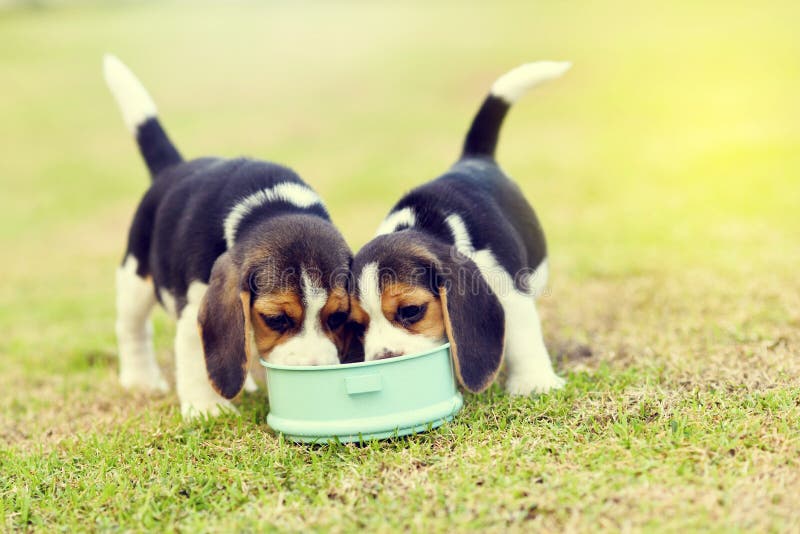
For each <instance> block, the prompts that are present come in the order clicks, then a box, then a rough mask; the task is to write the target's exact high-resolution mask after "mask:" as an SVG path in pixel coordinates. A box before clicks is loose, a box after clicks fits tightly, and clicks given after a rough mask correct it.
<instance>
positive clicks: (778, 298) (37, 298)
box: [0, 0, 800, 527]
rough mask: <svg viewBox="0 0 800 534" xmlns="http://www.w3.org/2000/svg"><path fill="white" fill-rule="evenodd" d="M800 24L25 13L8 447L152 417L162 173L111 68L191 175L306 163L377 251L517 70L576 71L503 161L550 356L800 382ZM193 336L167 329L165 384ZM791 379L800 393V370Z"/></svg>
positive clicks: (5, 225) (347, 231) (559, 6)
mask: <svg viewBox="0 0 800 534" xmlns="http://www.w3.org/2000/svg"><path fill="white" fill-rule="evenodd" d="M798 22H800V3H798V2H796V1H764V2H755V1H752V2H722V1H719V2H717V1H710V2H692V1H683V0H679V1H672V2H668V3H652V2H641V3H640V2H623V1H613V0H604V1H601V2H579V3H575V2H569V3H568V2H491V3H489V2H486V3H472V2H447V3H423V2H419V3H388V2H386V3H384V2H380V3H366V2H347V3H345V2H336V3H322V2H302V3H277V2H275V3H273V2H269V3H250V2H229V3H209V2H163V3H156V2H55V3H49V2H34V3H27V2H21V3H17V2H11V3H8V2H6V3H2V2H0V92H1V93H0V94H1V95H2V98H0V251H1V252H0V254H2V261H0V281H1V282H0V333H2V335H0V361H1V362H2V363H1V364H0V365H2V371H0V390H2V392H3V393H2V398H1V399H0V408H1V410H0V423H2V424H0V441H2V442H5V444H7V445H8V446H9V447H12V448H19V449H22V450H28V451H31V450H35V448H36V447H38V446H45V447H46V446H47V445H46V444H47V443H48V440H50V439H51V438H50V437H49V436H50V435H51V434H46V432H48V430H45V428H50V430H49V432H51V433H52V432H53V430H52V429H55V431H54V432H55V437H53V438H52V440H56V439H57V438H58V439H60V438H59V436H63V435H73V436H79V437H78V438H76V439H78V440H80V439H83V438H81V437H80V436H84V434H82V432H86V433H87V434H85V435H87V436H89V437H91V439H102V437H101V436H102V430H98V429H97V428H95V425H97V424H99V423H97V421H103V420H106V421H108V420H109V419H111V420H113V421H114V422H119V421H129V420H130V419H129V418H130V417H133V414H132V413H131V412H128V411H125V410H127V409H130V408H124V407H126V406H129V405H130V404H131V403H132V401H131V399H130V398H127V397H123V398H122V399H121V400H120V398H119V395H120V393H119V392H118V386H117V384H116V380H115V343H114V334H113V308H114V290H113V280H114V275H113V273H114V269H115V266H116V264H117V262H118V261H119V260H120V259H121V254H122V251H123V249H124V241H125V236H126V231H127V226H128V224H129V221H130V218H131V215H132V213H133V210H134V208H135V206H136V204H137V202H138V199H139V197H140V196H141V195H142V193H143V192H144V191H145V189H146V187H147V184H148V178H147V175H146V171H145V167H144V165H143V163H142V161H141V160H140V157H139V155H138V153H137V151H136V149H135V145H134V143H133V141H132V140H131V138H130V135H129V134H128V132H127V130H126V129H125V127H124V126H123V123H122V120H121V117H120V115H119V112H118V110H117V109H116V106H115V104H114V102H113V100H112V98H111V96H110V94H109V93H108V91H107V89H106V87H105V84H104V82H103V79H102V73H101V57H102V54H103V53H105V52H112V53H114V54H116V55H118V56H119V57H120V58H121V59H122V60H123V61H124V62H125V63H126V64H128V65H129V66H130V67H131V68H132V70H133V71H134V72H135V73H136V74H137V75H138V76H139V77H140V79H141V80H142V81H143V83H144V85H145V86H146V87H147V88H148V89H149V91H150V92H151V94H152V95H153V97H154V99H155V101H156V103H157V105H158V106H159V111H160V115H161V118H162V121H163V124H164V125H165V127H166V128H167V129H168V131H169V133H170V135H171V137H172V139H173V140H174V141H175V143H176V144H177V146H178V147H179V149H180V150H181V151H182V153H183V154H184V155H185V156H187V157H191V156H204V155H221V156H237V155H250V156H254V157H257V158H263V159H268V160H272V161H277V162H281V163H285V164H287V165H289V166H291V167H293V168H294V169H295V170H297V171H298V172H299V173H300V174H301V176H303V177H304V178H305V180H306V181H307V182H308V183H309V184H311V185H312V186H313V187H314V188H316V189H317V190H318V191H319V192H320V194H321V195H322V197H323V198H324V199H325V200H326V202H327V205H328V207H329V209H330V212H331V214H332V216H333V218H334V221H335V222H336V223H337V224H338V226H339V227H340V228H341V229H342V231H343V233H344V235H345V237H346V238H347V239H348V241H349V242H350V244H351V245H352V246H353V248H354V249H357V248H358V247H359V246H360V245H362V244H363V243H364V242H366V241H367V240H368V239H369V237H370V236H371V235H372V233H373V232H374V230H375V228H376V227H377V225H378V223H379V222H380V220H381V219H382V217H383V216H384V215H385V214H386V212H387V211H388V209H389V208H390V206H391V205H392V204H393V202H394V201H395V200H396V199H397V198H398V197H399V195H401V194H402V193H403V192H404V191H406V190H408V189H409V188H411V187H412V186H414V185H416V184H419V183H421V182H423V181H425V180H428V179H430V178H433V177H435V176H436V175H438V174H440V173H441V172H443V171H444V170H445V169H446V168H447V167H448V166H449V165H450V164H451V163H452V162H453V161H454V159H455V158H456V156H457V155H458V153H459V150H460V146H461V143H462V139H463V135H464V133H465V131H466V128H467V125H468V123H469V121H470V120H471V118H472V116H473V113H475V111H476V110H477V107H478V105H479V104H480V102H481V100H482V98H483V97H484V95H485V93H486V91H487V89H488V87H489V86H490V85H491V83H492V81H493V80H494V79H495V78H496V77H497V76H499V75H500V74H502V73H503V72H505V71H506V70H508V69H510V68H512V67H514V66H516V65H517V64H520V63H523V62H527V61H531V60H537V59H564V60H571V61H572V62H573V63H574V66H573V69H572V70H571V71H570V72H569V73H568V74H567V75H566V76H565V77H564V78H562V79H560V80H557V81H555V82H552V83H550V84H547V85H546V86H543V87H541V88H539V89H536V90H535V91H533V92H532V93H531V94H529V95H527V96H526V97H525V98H524V99H522V100H521V101H520V102H519V103H518V104H517V105H516V106H515V107H514V109H513V110H512V112H511V113H510V115H509V117H508V119H507V121H506V124H505V128H504V130H503V134H502V137H501V142H500V146H499V156H498V159H499V161H500V163H501V164H502V166H503V167H504V168H505V170H506V171H507V172H508V173H509V174H511V175H512V176H513V177H515V178H516V179H517V180H518V181H519V182H520V184H521V186H522V188H523V189H524V191H525V192H526V194H527V195H528V198H529V199H530V200H531V201H532V203H533V204H534V206H535V208H536V210H537V212H538V213H539V216H540V218H541V220H542V222H543V224H544V226H545V230H546V233H547V235H548V239H549V243H550V254H551V258H550V262H551V280H552V288H553V289H552V293H551V295H552V296H553V297H554V298H552V299H546V300H545V302H544V303H543V308H544V310H543V315H544V317H545V324H544V329H545V331H546V333H547V336H548V341H549V342H551V346H552V347H554V348H553V349H552V352H553V353H554V355H559V354H561V353H562V352H564V351H562V350H561V349H559V346H560V347H562V348H563V347H564V346H565V344H566V345H567V346H569V343H571V340H573V339H577V340H579V341H587V340H588V341H591V342H592V343H593V344H594V347H593V351H594V356H595V357H596V358H597V361H596V362H595V361H590V362H588V363H586V362H583V363H580V364H579V365H578V364H575V363H574V362H571V361H570V360H569V357H568V356H564V358H565V360H564V362H566V363H563V362H562V367H561V370H562V371H564V370H568V371H570V372H573V371H574V372H581V370H584V369H590V370H591V369H596V368H597V366H602V365H603V362H606V361H611V362H613V361H618V362H619V361H620V360H619V359H617V360H615V359H614V358H620V357H621V356H620V355H621V354H623V352H624V351H625V350H627V351H628V354H629V355H630V357H629V359H625V360H624V361H623V362H622V363H619V364H618V365H619V366H620V367H619V369H622V370H625V369H630V370H631V373H633V374H632V375H631V376H633V378H632V379H631V380H633V381H634V382H637V381H638V380H639V378H641V381H642V382H643V383H644V382H647V381H648V380H655V381H659V380H663V381H666V382H665V383H668V384H670V385H669V387H667V386H665V387H666V388H667V389H669V388H672V387H676V388H679V387H680V386H678V385H676V384H685V383H688V382H685V380H687V378H686V377H687V376H689V377H691V376H700V375H693V374H692V373H694V372H695V370H694V368H693V367H692V366H694V365H701V364H702V365H706V366H707V367H706V368H705V370H704V371H703V372H708V373H710V374H711V375H712V376H713V377H714V380H716V379H718V378H719V377H720V376H729V377H733V378H731V379H732V380H734V381H737V380H744V381H746V380H750V379H752V377H753V376H754V375H753V374H752V370H750V371H748V370H742V369H739V368H737V369H738V370H737V371H736V372H739V371H741V372H742V373H744V375H736V373H733V372H732V373H733V374H730V375H725V373H726V372H727V371H725V370H726V369H728V367H727V366H728V364H729V363H730V362H731V361H736V359H737V358H739V356H740V355H739V353H736V354H733V355H732V353H730V352H727V351H728V350H729V349H728V348H727V347H734V346H737V344H738V343H741V344H743V345H742V346H743V347H745V348H742V349H741V350H743V351H745V353H746V355H747V357H755V356H753V355H754V354H755V355H758V354H762V353H764V354H766V353H765V352H764V351H766V349H765V348H763V347H762V345H763V346H764V347H767V346H772V345H771V344H772V343H773V342H774V343H776V345H775V346H777V347H779V349H780V350H784V351H785V352H784V353H781V354H786V356H781V359H780V360H777V359H773V360H769V361H771V362H773V364H774V365H784V366H791V365H795V364H794V363H792V362H796V356H797V352H796V350H797V348H796V347H797V345H796V342H797V341H796V340H797V336H796V333H797V331H798V329H800V318H798V308H797V304H798V300H797V295H799V294H800V283H799V282H798V279H797V274H796V271H797V266H798V264H800V246H798V244H799V243H800V214H798V207H800V38H798ZM665 288H666V289H665ZM609 317H612V318H613V320H611V319H609ZM671 326H672V328H670V327H671ZM171 328H172V327H171V326H170V323H169V322H168V321H166V320H165V317H164V316H163V314H160V315H158V318H157V334H158V339H157V344H158V346H159V354H160V357H161V358H162V361H163V363H164V365H165V368H166V369H168V373H171V367H170V365H169V364H167V363H166V362H168V361H170V357H169V353H170V346H171V341H170V332H171ZM637 336H638V337H637ZM793 336H794V337H793ZM700 339H702V340H715V341H714V342H719V345H713V346H710V345H708V346H707V345H702V344H700V343H701V341H698V340H700ZM776 339H777V341H775V340H776ZM781 340H782V341H781ZM695 342H697V343H698V344H695ZM703 342H705V341H703ZM709 343H711V342H710V341H709ZM748 343H749V344H750V345H748ZM793 343H794V344H793ZM626 347H627V349H626ZM653 347H655V348H653ZM762 349H763V350H762ZM565 350H566V349H565ZM737 350H738V349H737ZM714 351H716V352H714ZM759 351H761V352H759ZM566 352H569V350H566ZM770 354H772V353H770ZM791 355H793V356H791ZM759 357H760V356H759ZM792 357H793V358H794V360H792ZM637 358H638V359H637ZM726 358H727V359H726ZM598 362H599V363H598ZM665 362H667V363H665ZM698 362H700V363H698ZM775 362H783V363H775ZM665 365H666V368H667V371H665V372H664V373H663V374H659V373H662V372H661V369H662V368H663V366H665ZM755 368H758V366H757V365H756V366H755ZM654 369H655V370H654ZM783 369H784V370H783V371H781V373H784V374H780V373H778V374H776V375H775V376H782V377H783V378H782V379H780V380H783V381H784V382H782V384H783V386H784V387H786V388H788V389H786V391H787V392H788V393H787V395H789V397H788V398H794V397H793V396H794V395H796V394H797V385H798V384H797V379H798V373H797V368H796V366H795V367H794V368H783ZM786 369H789V370H788V371H787V370H786ZM620 372H622V371H620ZM748 372H750V375H747V373H748ZM764 372H765V373H769V369H766V370H764ZM636 373H642V374H641V375H636ZM787 373H788V374H787ZM637 376H639V378H636V377H637ZM703 376H705V375H703ZM748 376H749V378H748ZM743 377H744V378H743ZM720 380H721V379H720ZM648 383H649V382H648ZM659 383H660V382H659ZM713 383H716V382H713ZM763 383H764V382H762V384H763ZM584 387H586V389H587V390H591V389H594V388H596V387H598V388H599V387H600V386H595V385H586V386H584ZM609 387H610V389H612V390H613V388H614V387H617V385H614V386H613V387H612V386H609ZM692 387H695V386H692ZM697 387H700V388H703V387H705V386H703V385H702V383H701V385H699V386H697ZM653 391H661V390H658V389H656V390H653ZM112 392H114V393H112ZM686 394H687V395H689V393H686ZM614 395H615V394H612V397H614ZM580 396H582V395H579V397H580ZM587 398H588V394H587ZM137 402H138V400H137ZM144 402H148V403H150V405H151V406H153V405H152V402H153V401H144ZM473 402H478V401H474V400H473ZM481 402H483V401H481ZM174 404H175V400H174V398H172V399H171V401H169V402H167V403H166V404H163V403H162V404H156V405H155V406H153V407H152V409H153V410H156V411H159V410H160V413H162V414H163V413H172V414H173V416H174V412H170V410H172V409H174ZM468 405H469V406H473V409H474V407H475V406H479V405H476V404H469V403H468ZM131 408H132V409H136V405H133V406H132V407H131ZM620 409H624V408H620ZM526 413H527V412H526ZM98 414H101V415H98ZM465 417H469V416H465ZM98 418H99V419H98ZM104 418H105V419H104ZM467 420H468V419H467ZM76 421H77V422H76ZM569 422H570V419H569V418H567V419H566V420H565V424H568V423H569ZM647 424H649V423H647ZM659 424H660V423H659ZM41 425H44V427H41ZM47 425H52V426H47ZM645 426H646V425H645ZM39 427H41V428H42V429H41V430H31V429H32V428H39ZM98 428H100V429H102V428H108V427H103V426H102V425H101V426H100V427H98ZM148 428H149V430H148V432H152V431H153V428H151V427H148ZM59 432H60V433H61V434H59ZM87 439H88V438H87ZM609 439H611V441H610V442H609V443H616V442H615V441H614V439H616V438H613V437H612V438H609ZM793 439H795V440H796V439H797V436H796V435H795V438H793ZM557 441H558V442H559V443H561V444H563V443H564V441H563V440H561V439H560V438H559V439H558V440H557ZM42 443H44V444H45V445H42ZM795 443H796V441H795ZM609 447H611V445H609ZM609 450H611V449H609ZM9 458H10V457H9ZM748 458H749V457H748ZM747 461H748V462H749V461H750V459H748V460H747ZM611 463H613V462H611ZM611 463H609V464H608V465H611ZM570 469H573V470H574V469H575V468H574V467H570ZM570 472H573V471H570ZM734 472H738V471H736V469H734V468H733V467H732V468H731V471H730V473H729V474H730V475H731V476H735V475H733V474H731V473H734ZM473 482H474V481H473V480H470V481H469V483H470V484H472V483H473ZM676 487H677V488H678V489H676V490H675V495H676V496H677V497H680V495H681V493H682V492H683V491H684V490H683V489H680V488H681V487H682V486H681V485H680V483H679V484H678V486H676ZM720 487H721V486H720ZM445 491H446V490H445ZM677 497H676V498H677ZM729 497H730V495H729ZM557 498H559V499H561V498H565V497H564V495H563V494H558V497H557ZM582 498H584V497H580V496H579V497H576V499H577V500H578V501H580V499H582ZM725 502H726V503H727V504H725V505H722V504H720V506H723V508H724V509H725V510H728V511H730V510H733V509H735V508H736V506H735V502H736V499H733V500H732V501H725ZM772 504H775V503H774V502H772ZM576 506H577V505H576ZM598 506H600V508H599V509H603V508H602V506H601V505H598ZM699 506H700V509H704V508H703V506H704V505H702V503H700V505H699ZM726 506H727V507H728V508H725V507H726ZM776 506H777V505H776ZM651 511H652V510H651ZM565 513H566V512H565ZM698 513H699V512H698ZM725 513H727V512H725ZM558 517H559V518H560V519H558V521H557V522H556V523H554V524H555V525H558V526H560V527H563V526H564V525H565V524H566V523H564V521H566V519H565V517H567V516H558ZM587 524H588V523H587ZM323 525H324V523H323ZM551 526H552V525H551Z"/></svg>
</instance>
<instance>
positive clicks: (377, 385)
mask: <svg viewBox="0 0 800 534" xmlns="http://www.w3.org/2000/svg"><path fill="white" fill-rule="evenodd" d="M344 387H345V390H347V394H348V395H360V394H362V393H372V392H374V391H380V390H381V389H382V388H383V384H382V383H381V375H379V374H372V375H358V376H348V377H347V378H345V379H344Z"/></svg>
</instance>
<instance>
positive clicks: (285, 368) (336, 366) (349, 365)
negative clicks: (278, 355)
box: [258, 342, 450, 371]
mask: <svg viewBox="0 0 800 534" xmlns="http://www.w3.org/2000/svg"><path fill="white" fill-rule="evenodd" d="M449 348H450V343H449V342H447V343H443V344H442V345H439V346H438V347H436V348H433V349H430V350H426V351H425V352H417V353H414V354H405V355H403V356H396V357H394V358H385V359H383V360H373V361H371V362H357V363H335V364H331V365H284V364H278V363H270V362H268V361H266V360H265V359H264V358H260V357H259V359H258V360H259V363H261V365H262V366H264V367H266V368H267V369H279V370H282V371H330V370H334V369H354V368H358V367H373V366H376V365H386V364H390V363H397V362H403V361H406V360H413V359H415V358H422V357H423V356H428V355H429V354H433V353H434V352H439V351H441V350H445V349H449Z"/></svg>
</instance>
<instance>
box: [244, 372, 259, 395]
mask: <svg viewBox="0 0 800 534" xmlns="http://www.w3.org/2000/svg"><path fill="white" fill-rule="evenodd" d="M244 390H245V391H246V392H248V393H253V392H254V391H258V384H257V383H256V381H255V379H254V378H253V373H247V378H246V379H245V380H244Z"/></svg>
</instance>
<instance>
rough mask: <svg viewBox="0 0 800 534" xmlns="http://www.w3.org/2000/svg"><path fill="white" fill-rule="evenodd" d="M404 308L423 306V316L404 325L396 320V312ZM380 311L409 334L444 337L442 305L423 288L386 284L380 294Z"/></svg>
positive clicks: (436, 337)
mask: <svg viewBox="0 0 800 534" xmlns="http://www.w3.org/2000/svg"><path fill="white" fill-rule="evenodd" d="M405 306H425V315H423V316H422V319H420V320H419V321H417V322H415V323H413V324H410V325H405V324H403V323H401V322H400V321H398V320H397V310H398V309H399V308H402V307H405ZM381 309H382V311H383V315H384V316H385V317H386V319H388V320H389V321H390V322H391V323H392V324H394V325H396V326H399V327H401V328H405V329H406V330H408V331H409V332H412V333H414V334H420V335H423V336H425V337H429V338H433V339H438V338H443V337H444V334H445V328H444V317H443V315H442V304H441V302H440V299H438V298H436V295H433V294H432V293H431V292H430V291H428V290H427V289H425V288H424V287H421V286H417V285H413V284H406V283H404V282H395V283H393V284H388V285H387V286H386V287H384V288H383V291H382V292H381Z"/></svg>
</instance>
